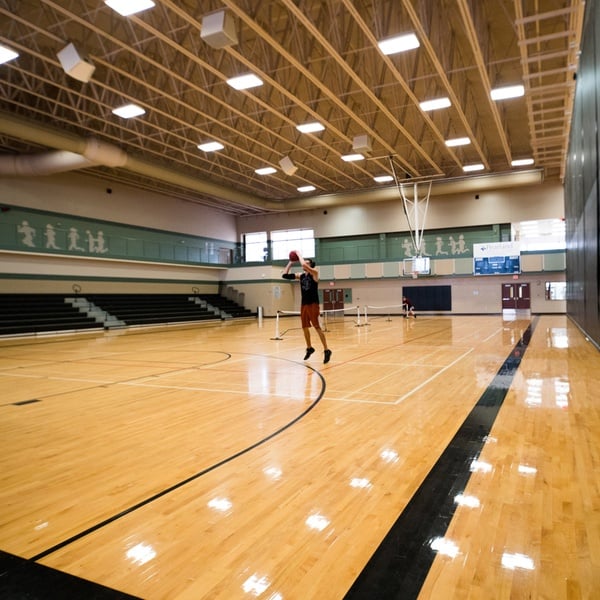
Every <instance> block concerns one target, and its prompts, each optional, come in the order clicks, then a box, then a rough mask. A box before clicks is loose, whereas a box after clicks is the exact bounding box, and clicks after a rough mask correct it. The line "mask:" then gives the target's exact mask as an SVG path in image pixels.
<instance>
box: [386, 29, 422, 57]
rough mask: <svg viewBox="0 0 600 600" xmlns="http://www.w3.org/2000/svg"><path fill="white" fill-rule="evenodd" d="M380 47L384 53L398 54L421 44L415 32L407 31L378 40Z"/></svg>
mask: <svg viewBox="0 0 600 600" xmlns="http://www.w3.org/2000/svg"><path fill="white" fill-rule="evenodd" d="M377 45H378V46H379V49H380V50H381V51H382V52H383V54H386V55H388V54H398V52H406V51H407V50H413V49H414V48H418V47H419V46H420V44H419V40H418V39H417V36H416V35H415V34H414V33H407V34H405V35H397V36H394V37H391V38H386V39H385V40H381V41H380V42H377Z"/></svg>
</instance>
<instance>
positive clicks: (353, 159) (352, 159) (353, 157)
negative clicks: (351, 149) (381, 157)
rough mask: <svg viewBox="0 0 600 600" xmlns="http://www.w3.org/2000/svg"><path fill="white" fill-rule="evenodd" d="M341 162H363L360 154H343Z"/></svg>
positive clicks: (363, 158)
mask: <svg viewBox="0 0 600 600" xmlns="http://www.w3.org/2000/svg"><path fill="white" fill-rule="evenodd" d="M342 160H343V161H345V162H356V161H357V160H365V157H364V156H363V155H362V154H345V155H344V156H342Z"/></svg>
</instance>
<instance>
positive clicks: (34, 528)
mask: <svg viewBox="0 0 600 600" xmlns="http://www.w3.org/2000/svg"><path fill="white" fill-rule="evenodd" d="M528 325H529V322H527V321H503V320H502V318H501V317H499V316H456V317H429V318H428V317H426V316H423V317H419V318H418V319H416V320H407V319H402V318H400V317H395V318H392V319H391V320H387V319H384V318H383V317H382V318H377V317H374V318H371V320H370V321H369V324H368V325H362V326H360V327H359V326H356V323H355V322H354V321H353V320H352V319H346V320H345V321H342V320H339V321H334V322H329V323H328V329H329V331H328V332H327V336H328V341H329V345H330V347H331V348H332V350H333V357H332V360H331V362H330V363H329V364H328V365H323V364H322V349H321V348H320V347H318V346H315V347H316V349H317V352H315V354H313V356H312V357H311V359H310V360H309V361H306V362H304V361H303V360H302V358H303V354H304V346H303V338H302V332H301V330H300V329H298V328H297V327H298V323H297V321H296V318H289V319H285V328H286V331H285V334H284V335H283V336H282V337H283V339H281V340H272V339H271V338H272V337H273V334H274V327H275V323H274V321H272V320H264V321H263V323H262V325H259V324H258V323H257V322H254V321H252V322H247V321H245V322H240V323H236V322H235V321H234V322H225V323H223V324H222V325H199V326H196V327H190V328H177V327H173V328H165V329H137V330H129V331H121V332H117V333H105V334H85V335H84V334H82V335H76V336H49V337H44V338H19V339H16V338H14V339H5V340H0V386H1V389H2V396H1V401H0V481H1V486H0V550H2V551H4V552H7V553H10V554H14V555H16V556H20V557H23V558H27V559H32V558H33V559H34V560H35V561H36V562H38V563H40V564H43V565H47V566H49V567H52V568H54V569H57V570H60V571H62V572H65V573H68V574H71V575H76V576H79V577H83V578H85V579H89V580H91V581H93V582H96V583H99V584H102V585H104V586H108V587H110V588H114V589H115V590H120V591H122V592H125V593H128V594H131V595H134V596H138V597H141V598H145V599H148V600H151V599H169V600H171V599H177V600H180V599H188V598H189V599H192V598H193V599H195V600H198V599H203V598H211V599H227V600H231V599H237V598H240V599H241V598H256V597H259V598H265V599H270V600H296V599H298V600H306V599H313V598H314V599H317V598H318V599H327V600H329V599H332V600H335V599H338V598H339V599H341V598H343V597H344V595H345V594H346V592H347V591H348V590H349V588H350V587H351V586H352V584H353V582H354V581H355V579H356V578H357V577H358V575H359V574H360V573H361V571H362V570H363V568H364V566H365V564H366V563H367V561H368V560H369V558H370V557H371V556H372V554H373V553H374V551H375V550H376V549H377V547H378V545H379V543H380V542H381V540H382V539H383V538H384V536H385V535H386V534H387V532H388V531H389V530H390V529H391V528H392V527H393V525H394V523H395V521H396V519H397V518H398V516H399V515H400V514H401V513H402V511H403V509H404V507H405V506H406V505H407V503H408V502H409V501H410V499H411V498H412V497H413V495H414V494H415V492H416V490H417V489H418V488H419V486H420V485H421V483H422V482H423V480H424V478H425V477H426V476H427V474H428V473H429V472H430V470H431V469H432V466H433V465H434V464H435V463H436V461H437V460H438V458H439V457H440V456H442V455H443V453H444V451H445V449H446V448H447V446H448V444H449V443H450V441H451V440H452V438H453V437H454V436H455V434H456V433H457V431H458V430H459V429H460V427H461V425H462V424H463V422H464V421H465V419H466V418H467V416H468V415H469V413H470V411H471V410H472V408H473V407H474V406H475V405H476V403H477V402H478V400H479V398H480V397H481V396H482V394H483V393H484V391H485V390H486V389H487V388H488V386H490V384H491V383H492V381H494V380H495V377H496V375H497V373H498V370H499V369H500V367H501V366H502V364H503V363H504V361H505V360H506V358H507V356H508V355H509V354H510V353H511V351H512V350H513V348H514V347H515V344H516V343H517V342H518V341H519V339H520V337H521V335H522V334H523V332H524V330H525V329H526V327H527V326H528ZM315 342H318V340H317V339H316V337H315ZM599 384H600V354H599V353H598V351H597V350H596V349H595V348H594V347H593V346H592V345H591V344H590V343H589V342H587V341H585V339H584V337H583V335H582V334H581V333H580V332H579V330H577V329H576V328H575V327H574V326H573V325H572V324H571V322H570V321H569V320H568V319H567V318H566V317H565V316H563V315H558V316H541V317H539V319H538V321H537V323H536V326H535V329H534V333H533V335H532V338H531V342H530V344H529V347H528V349H527V351H526V353H525V355H524V357H523V359H522V361H521V363H520V365H519V367H518V369H517V371H516V373H515V375H514V378H513V379H512V381H511V382H510V388H509V391H508V394H507V395H506V398H505V399H504V402H503V404H502V406H501V408H500V411H499V413H498V416H497V418H496V420H495V422H494V424H493V427H492V429H491V431H490V433H489V436H488V437H487V438H486V443H485V444H484V446H483V449H482V451H481V454H480V456H478V457H477V463H476V464H475V465H473V466H472V467H471V468H472V471H473V472H472V473H471V474H470V478H469V481H468V484H467V486H466V488H465V489H464V490H463V492H462V496H461V498H459V499H458V500H457V502H461V503H458V504H457V507H456V511H455V513H454V516H453V518H452V520H451V522H450V523H449V526H448V530H447V533H446V535H445V536H444V539H443V540H438V541H437V542H436V548H437V556H436V558H435V560H434V562H433V564H432V565H431V569H430V570H429V573H428V574H425V576H424V582H423V585H422V589H421V592H420V595H419V598H421V599H423V600H425V599H436V600H437V599H440V600H441V599H443V600H446V599H448V598H460V599H464V598H486V599H489V598H494V599H502V598H506V599H509V598H552V599H553V600H560V599H572V598H594V597H598V596H597V594H598V590H600V490H599V486H600V393H599V392H598V390H599V389H600V385H599ZM399 597H401V596H399Z"/></svg>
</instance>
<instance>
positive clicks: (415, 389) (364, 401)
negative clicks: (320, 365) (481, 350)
mask: <svg viewBox="0 0 600 600" xmlns="http://www.w3.org/2000/svg"><path fill="white" fill-rule="evenodd" d="M474 350H475V348H470V349H469V350H467V351H466V352H464V353H463V354H461V355H460V356H459V357H457V358H456V359H454V360H453V361H452V362H451V363H450V364H448V365H446V366H445V367H443V368H441V369H440V370H439V371H438V372H437V373H435V374H434V375H432V376H431V377H428V378H427V379H426V380H425V381H422V382H421V383H420V384H419V385H417V386H416V387H414V388H413V389H412V390H410V391H409V392H407V393H406V394H404V396H401V397H400V398H398V399H397V400H396V401H395V402H380V401H379V400H351V399H350V398H332V397H331V396H328V395H327V394H325V395H324V396H323V400H335V401H337V402H349V403H351V404H379V405H382V406H396V405H397V404H400V402H403V401H404V400H406V399H407V398H408V397H410V396H412V395H413V394H414V393H416V392H418V391H419V390H420V389H421V388H422V387H424V386H426V385H427V384H428V383H431V382H432V381H433V380H434V379H435V378H436V377H439V376H440V375H441V374H442V373H444V372H445V371H447V370H448V369H450V368H452V367H453V366H454V365H455V364H457V363H458V362H460V361H461V360H462V359H463V358H465V356H467V355H469V354H471V352H474Z"/></svg>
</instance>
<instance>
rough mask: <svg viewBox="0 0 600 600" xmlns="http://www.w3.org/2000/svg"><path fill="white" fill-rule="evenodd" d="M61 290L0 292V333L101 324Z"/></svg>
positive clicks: (64, 329)
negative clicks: (82, 311) (68, 301)
mask: <svg viewBox="0 0 600 600" xmlns="http://www.w3.org/2000/svg"><path fill="white" fill-rule="evenodd" d="M102 327H103V325H102V324H101V323H98V322H97V321H96V320H95V319H93V318H91V317H88V316H87V315H86V314H82V313H81V312H79V311H78V310H77V309H76V308H74V307H73V306H71V305H70V304H67V303H66V302H65V296H64V295H62V294H0V335H23V334H29V333H31V334H35V333H44V332H52V331H73V330H80V329H92V328H102Z"/></svg>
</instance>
